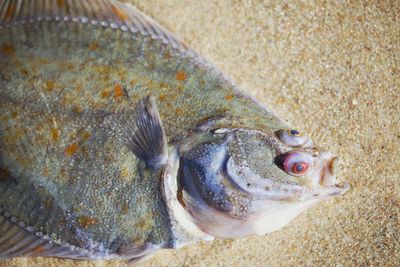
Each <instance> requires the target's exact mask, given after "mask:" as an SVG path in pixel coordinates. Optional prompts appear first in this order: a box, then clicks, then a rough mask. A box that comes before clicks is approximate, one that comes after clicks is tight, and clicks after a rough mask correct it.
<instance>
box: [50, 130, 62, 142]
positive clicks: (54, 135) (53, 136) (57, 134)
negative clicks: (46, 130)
mask: <svg viewBox="0 0 400 267" xmlns="http://www.w3.org/2000/svg"><path fill="white" fill-rule="evenodd" d="M50 131H51V139H53V141H57V140H58V138H59V137H60V132H59V131H58V129H56V128H51V130H50Z"/></svg>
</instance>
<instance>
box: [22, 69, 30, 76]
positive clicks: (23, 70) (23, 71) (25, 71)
mask: <svg viewBox="0 0 400 267" xmlns="http://www.w3.org/2000/svg"><path fill="white" fill-rule="evenodd" d="M20 72H21V74H22V75H24V76H28V75H29V72H28V71H27V70H26V69H20Z"/></svg>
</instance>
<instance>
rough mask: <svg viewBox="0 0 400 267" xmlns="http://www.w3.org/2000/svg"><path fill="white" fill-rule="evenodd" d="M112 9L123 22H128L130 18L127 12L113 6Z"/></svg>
mask: <svg viewBox="0 0 400 267" xmlns="http://www.w3.org/2000/svg"><path fill="white" fill-rule="evenodd" d="M111 9H112V11H113V12H114V14H115V15H116V16H117V17H118V18H119V19H120V20H122V21H124V20H126V19H127V18H128V16H127V15H126V13H125V11H123V10H122V9H120V8H118V7H116V6H114V5H111Z"/></svg>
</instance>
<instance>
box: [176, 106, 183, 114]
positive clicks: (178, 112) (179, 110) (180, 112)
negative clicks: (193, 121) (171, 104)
mask: <svg viewBox="0 0 400 267" xmlns="http://www.w3.org/2000/svg"><path fill="white" fill-rule="evenodd" d="M175 114H176V115H182V114H183V111H182V109H180V108H177V109H175Z"/></svg>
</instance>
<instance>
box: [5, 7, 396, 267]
mask: <svg viewBox="0 0 400 267" xmlns="http://www.w3.org/2000/svg"><path fill="white" fill-rule="evenodd" d="M132 2H133V3H134V4H135V5H136V6H137V7H138V8H139V9H140V10H142V11H144V12H145V13H147V14H148V15H150V16H152V17H153V18H155V19H156V20H158V21H159V22H160V23H161V24H162V25H164V26H165V27H166V28H168V29H170V30H171V31H172V32H175V33H176V34H177V35H178V36H180V37H181V38H182V39H183V40H184V41H185V42H186V43H187V44H188V45H189V46H191V47H192V48H193V49H194V50H196V51H198V52H199V53H200V54H202V55H203V56H204V57H205V58H207V59H208V60H210V61H211V62H213V63H214V64H215V65H217V66H218V67H219V68H220V69H222V70H223V71H224V72H225V73H226V74H227V75H228V76H230V77H231V78H232V79H233V80H234V81H236V82H237V84H238V85H239V86H240V87H241V88H243V90H244V91H246V92H247V93H248V94H251V95H253V96H254V97H256V98H257V99H259V100H260V101H261V102H262V103H264V104H266V105H267V106H268V107H270V108H271V109H273V110H274V111H275V112H276V113H278V114H279V115H280V116H281V117H283V118H284V119H286V120H287V121H289V122H290V123H291V124H292V125H293V126H295V127H298V128H299V129H300V130H302V131H303V132H305V133H308V134H309V135H311V136H312V138H313V139H314V140H315V141H316V143H318V144H319V145H320V146H321V147H323V148H329V150H331V151H334V152H335V153H336V154H338V155H339V156H340V158H341V164H340V168H339V171H338V176H339V177H340V178H341V179H342V180H346V181H348V182H349V183H350V184H351V189H350V190H349V191H348V192H347V193H346V194H345V195H344V196H342V197H339V198H336V199H332V200H329V201H328V202H325V203H322V204H321V205H319V206H317V207H315V208H312V209H310V210H309V211H308V212H306V213H304V214H302V215H300V216H299V217H298V218H296V219H295V220H294V221H293V222H292V223H290V224H289V225H287V226H286V227H285V228H283V229H282V230H280V231H277V232H275V233H272V234H270V235H268V236H262V237H249V238H244V239H239V240H227V241H214V242H211V243H200V244H194V245H190V246H187V247H185V248H182V249H180V250H177V251H172V250H171V251H161V252H158V253H156V254H155V255H154V256H153V257H151V258H149V259H147V260H145V261H142V262H140V263H138V264H137V266H209V267H211V266H322V265H324V266H333V265H335V266H367V265H369V266H371V265H373V266H396V265H397V266H398V265H399V264H400V243H399V242H400V235H399V233H400V223H399V215H400V214H399V213H400V172H399V170H400V159H399V151H400V34H399V28H400V21H399V14H400V3H399V2H398V1H375V2H371V3H368V4H366V3H363V2H364V1H359V2H357V1H352V3H351V4H350V3H347V2H346V3H344V1H335V3H333V1H332V3H329V2H331V1H324V2H322V1H321V2H319V1H318V2H307V3H301V4H282V3H281V1H277V0H272V1H265V2H264V3H263V2H262V1H229V0H223V1H195V0H192V1H170V0H169V1H161V0H153V1H139V0H134V1H132ZM342 2H343V3H342ZM121 264H122V262H97V263H94V262H84V261H72V260H57V259H43V258H38V259H16V260H11V261H7V262H3V263H0V266H120V265H121Z"/></svg>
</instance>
